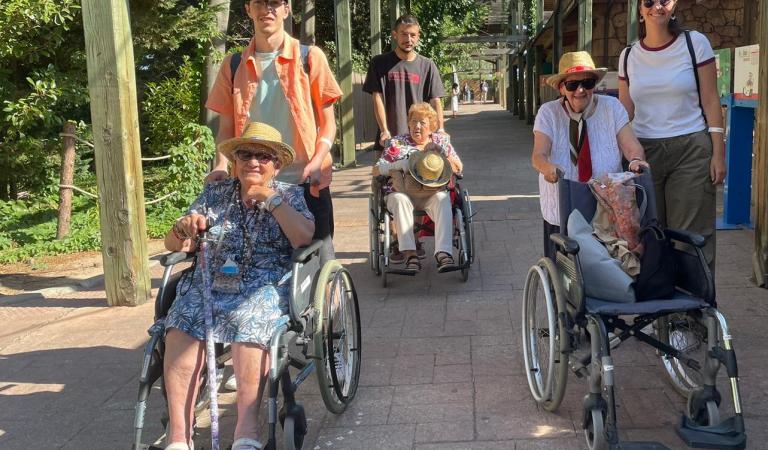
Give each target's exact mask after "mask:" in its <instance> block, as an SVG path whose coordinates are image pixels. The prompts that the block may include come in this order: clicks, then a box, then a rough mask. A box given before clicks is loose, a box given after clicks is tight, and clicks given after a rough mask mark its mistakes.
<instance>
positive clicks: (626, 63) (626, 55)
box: [624, 44, 635, 86]
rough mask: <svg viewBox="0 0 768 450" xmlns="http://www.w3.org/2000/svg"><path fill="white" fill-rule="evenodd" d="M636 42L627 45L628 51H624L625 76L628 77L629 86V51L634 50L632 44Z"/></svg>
mask: <svg viewBox="0 0 768 450" xmlns="http://www.w3.org/2000/svg"><path fill="white" fill-rule="evenodd" d="M633 45H635V44H629V45H627V51H626V52H624V78H626V79H627V86H629V71H628V70H627V68H628V67H629V62H628V61H629V52H630V51H632V46H633Z"/></svg>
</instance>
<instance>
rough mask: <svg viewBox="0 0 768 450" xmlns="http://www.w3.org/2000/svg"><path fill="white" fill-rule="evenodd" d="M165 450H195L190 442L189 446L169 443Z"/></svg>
mask: <svg viewBox="0 0 768 450" xmlns="http://www.w3.org/2000/svg"><path fill="white" fill-rule="evenodd" d="M165 450H195V444H194V443H191V442H190V444H189V445H187V443H186V442H171V443H170V444H168V445H166V446H165Z"/></svg>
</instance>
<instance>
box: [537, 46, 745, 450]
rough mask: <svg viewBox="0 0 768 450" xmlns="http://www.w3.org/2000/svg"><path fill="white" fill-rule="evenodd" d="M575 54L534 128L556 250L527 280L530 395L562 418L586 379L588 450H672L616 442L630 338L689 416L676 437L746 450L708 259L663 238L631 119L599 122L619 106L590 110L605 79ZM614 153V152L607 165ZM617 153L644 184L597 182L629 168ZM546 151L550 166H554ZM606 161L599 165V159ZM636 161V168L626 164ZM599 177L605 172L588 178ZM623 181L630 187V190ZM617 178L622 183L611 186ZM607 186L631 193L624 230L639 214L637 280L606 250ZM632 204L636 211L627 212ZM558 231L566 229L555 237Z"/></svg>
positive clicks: (548, 237) (673, 233)
mask: <svg viewBox="0 0 768 450" xmlns="http://www.w3.org/2000/svg"><path fill="white" fill-rule="evenodd" d="M578 53H579V54H576V55H574V54H566V55H564V56H563V59H561V61H560V74H558V75H556V76H553V77H550V79H549V80H548V83H549V84H550V85H553V87H560V90H561V93H563V94H564V99H563V100H557V101H555V102H550V103H547V104H544V105H542V108H541V110H540V111H539V115H537V117H536V123H537V124H538V125H537V126H535V127H534V129H535V130H536V131H535V132H536V138H535V141H534V156H533V161H534V166H535V167H536V169H537V170H539V171H540V172H541V177H540V180H541V182H540V186H541V187H542V189H541V202H542V205H541V206H542V213H544V214H545V229H544V230H545V236H544V239H545V248H546V247H549V246H550V245H551V250H550V251H548V252H547V255H546V256H545V257H543V258H541V259H540V260H539V261H538V262H537V263H536V264H535V265H534V266H533V267H531V269H530V270H529V271H528V276H527V278H526V281H525V289H524V299H523V306H522V338H523V358H524V363H525V371H526V375H527V378H528V384H529V388H530V391H531V394H532V396H533V398H534V399H535V401H536V402H537V403H538V404H539V405H540V406H541V407H543V408H544V409H546V410H548V411H555V410H556V409H557V408H558V407H559V406H560V403H561V402H562V400H563V398H564V395H565V388H566V384H567V381H568V372H569V371H572V372H574V374H576V375H577V376H578V377H586V378H587V380H588V382H587V384H588V394H587V396H586V397H585V398H584V401H583V406H582V407H583V413H584V415H583V422H582V426H583V429H584V432H585V437H586V440H587V447H588V448H589V449H590V450H592V449H608V448H612V449H613V448H644V449H665V448H666V447H664V446H663V445H661V444H658V443H652V442H642V443H640V442H635V443H632V442H620V435H619V432H618V425H617V415H616V398H615V395H614V388H615V386H617V385H618V381H619V376H617V374H616V373H615V370H614V364H613V357H612V352H613V350H614V349H617V348H618V347H619V346H620V345H621V343H622V342H624V341H625V340H627V339H630V338H635V339H637V340H638V341H639V342H641V343H643V344H647V345H650V346H651V347H653V348H654V349H656V351H657V353H658V355H659V356H660V359H661V362H662V365H663V368H664V372H665V373H666V375H667V376H668V378H669V380H670V382H671V384H672V387H673V388H674V390H675V391H677V392H678V393H680V394H682V395H683V396H684V397H686V399H687V408H686V409H687V411H686V414H685V415H684V417H683V418H682V419H681V422H680V424H679V426H678V427H677V429H676V431H677V433H678V435H679V436H680V438H681V439H682V440H683V441H684V442H685V443H686V444H687V445H689V446H692V447H704V448H725V449H743V448H745V446H746V434H745V432H744V421H743V416H742V411H741V400H740V396H739V389H738V368H737V365H736V356H735V352H734V350H733V347H732V343H731V334H730V332H729V330H728V325H727V323H726V321H725V318H724V316H723V315H722V314H721V313H720V312H719V311H718V310H717V303H716V301H715V287H714V279H713V277H712V274H711V272H710V270H709V266H708V265H707V262H706V259H705V258H704V253H703V251H702V248H703V245H704V239H703V237H701V236H699V235H695V234H692V233H688V232H685V231H681V230H672V229H661V227H660V226H659V224H658V220H657V217H656V204H655V198H654V192H655V191H654V187H653V181H652V177H651V174H650V168H648V166H647V164H645V163H644V162H643V161H642V160H641V158H642V149H638V148H636V147H637V145H635V144H636V142H637V140H636V139H634V135H632V134H631V129H629V128H628V127H629V125H628V119H627V115H626V113H625V112H624V111H623V110H621V109H620V108H613V110H614V113H613V114H607V115H603V118H602V119H601V118H600V114H601V113H600V109H599V108H601V107H602V108H605V106H606V105H612V104H613V103H615V101H614V100H610V101H605V99H604V97H602V96H594V97H599V100H593V98H594V97H593V96H592V95H591V89H592V88H593V87H594V84H595V82H596V81H597V80H599V78H600V77H602V73H603V70H602V69H595V68H594V64H593V63H592V61H591V58H590V57H589V55H588V54H586V52H578ZM564 61H565V63H564ZM569 83H570V84H569ZM585 102H587V105H593V106H591V108H593V111H592V115H591V116H590V115H589V114H587V116H586V117H585V116H584V115H583V114H585V113H584V112H583V110H582V112H581V115H580V116H579V111H578V110H579V108H578V107H574V105H584V103H585ZM595 102H596V103H595ZM548 105H550V106H549V107H548ZM587 108H588V109H589V108H590V107H589V106H588V107H587ZM575 113H576V116H574V114H575ZM576 119H578V120H576ZM596 120H597V121H600V124H598V123H596V122H595V121H596ZM569 121H570V125H571V126H570V127H569ZM581 121H585V123H579V122H581ZM574 122H575V123H574ZM587 125H588V127H589V134H588V135H587V136H586V137H584V138H578V136H579V133H578V132H577V133H575V134H571V137H572V138H578V139H575V141H576V142H574V141H573V140H571V143H570V145H569V138H568V134H569V133H568V131H569V130H570V131H578V130H584V134H586V127H587ZM606 126H607V130H608V131H610V133H609V134H610V136H609V137H610V139H609V140H608V142H605V141H600V140H599V139H595V138H596V137H597V138H602V139H604V138H605V130H604V129H603V128H606ZM595 129H597V132H596V133H593V130H595ZM558 131H559V132H558ZM622 134H624V136H622ZM583 141H587V142H588V143H587V144H586V145H584V143H583ZM617 143H618V145H617ZM595 144H598V145H601V147H598V148H599V150H598V152H600V153H598V152H595V150H596V147H595ZM628 144H630V145H628ZM611 149H613V152H614V153H615V154H614V155H613V156H610V155H606V153H605V151H606V150H611ZM618 149H622V150H624V155H625V156H627V159H632V161H631V162H633V163H634V164H631V165H630V168H631V169H633V170H636V171H638V172H640V174H639V175H637V176H635V177H632V176H631V175H629V174H620V175H621V176H619V174H617V175H615V176H612V177H608V176H606V177H601V178H600V179H599V180H597V182H596V181H595V180H591V181H590V179H592V178H593V177H597V176H598V175H604V174H606V173H610V172H619V171H620V170H621V169H620V164H619V161H620V156H619V153H618ZM585 150H586V151H587V156H586V158H584V159H585V161H584V164H582V163H581V161H582V156H583V152H584V151H585ZM589 150H592V155H591V157H590V155H589ZM626 150H631V151H633V152H636V153H632V152H627V151H626ZM550 153H551V155H552V159H553V160H554V163H553V162H550V161H549V160H548V158H547V157H548V156H549V155H550ZM601 155H602V158H604V160H603V161H600V160H599V158H600V157H601ZM632 155H636V156H635V158H637V159H635V158H630V156H632ZM634 161H637V162H636V163H635V162H634ZM590 163H591V164H590ZM587 165H589V167H587ZM558 166H559V167H558ZM563 168H565V169H566V171H565V172H564V171H563ZM595 168H598V169H599V172H600V173H592V170H594V169H595ZM576 175H578V176H576ZM626 178H632V180H631V181H623V180H625V179H626ZM612 180H621V181H619V182H618V184H613V181H612ZM608 185H611V186H613V187H609V189H616V190H614V191H613V192H619V190H621V191H622V192H624V193H625V194H626V193H628V194H626V195H623V196H618V195H617V196H615V197H613V200H612V202H613V205H612V206H609V209H610V207H616V206H618V207H616V208H614V209H612V210H610V211H609V213H610V214H612V215H610V214H609V217H611V219H612V223H613V224H616V229H618V228H619V227H620V225H619V224H620V223H623V222H626V221H627V217H628V216H629V215H630V214H629V213H627V214H625V215H624V216H620V215H619V214H618V212H619V211H621V212H622V213H624V212H627V211H630V212H632V214H631V215H632V216H634V217H636V219H637V222H638V223H637V228H635V229H634V232H633V233H630V234H627V235H625V236H628V240H627V242H628V241H629V240H630V239H635V240H636V241H638V242H641V245H640V246H638V247H635V248H637V249H638V250H637V253H638V255H639V260H640V262H641V265H640V268H639V274H637V275H634V276H631V275H630V274H629V273H628V272H627V271H626V268H625V267H624V266H622V264H620V262H619V261H618V260H617V259H615V258H612V255H611V254H609V252H608V250H607V249H606V247H605V246H604V244H606V245H608V243H607V242H605V241H600V240H599V237H600V233H599V230H598V228H600V223H602V222H600V221H599V220H598V217H600V216H601V214H603V213H605V212H606V205H609V203H610V202H607V201H606V197H603V196H602V195H601V194H600V192H603V191H600V190H599V189H598V188H600V189H602V188H604V187H605V186H608ZM625 188H626V189H625ZM593 192H594V194H593ZM617 198H621V200H620V201H616V200H615V199H617ZM624 202H626V203H629V204H630V206H631V207H630V208H628V209H627V208H622V206H626V205H624V204H623V203H624ZM641 205H642V206H641ZM633 210H634V211H633ZM611 211H612V212H611ZM634 212H636V214H634ZM547 214H549V217H548V216H547ZM593 218H594V219H593ZM633 220H634V219H633ZM554 221H557V222H556V223H557V225H559V227H557V228H554V229H552V228H548V227H547V225H548V224H550V225H553V224H555V222H554ZM590 222H591V223H590ZM593 227H594V229H593ZM629 228H631V227H629ZM609 333H611V334H609ZM721 366H725V369H726V372H727V375H728V378H729V383H728V386H729V388H730V390H731V396H730V398H727V399H726V398H723V397H722V396H721V395H720V392H719V391H718V389H717V387H716V384H717V383H716V382H717V379H718V372H719V370H720V368H721ZM721 403H723V404H722V405H721ZM626 408H631V405H625V410H626ZM724 408H725V409H729V408H732V411H733V415H732V417H730V418H728V419H721V417H720V411H721V410H723V409H724Z"/></svg>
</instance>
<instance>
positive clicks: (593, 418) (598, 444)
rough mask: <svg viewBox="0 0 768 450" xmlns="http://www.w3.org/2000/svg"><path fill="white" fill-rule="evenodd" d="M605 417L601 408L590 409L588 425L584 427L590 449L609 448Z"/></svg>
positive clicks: (603, 449)
mask: <svg viewBox="0 0 768 450" xmlns="http://www.w3.org/2000/svg"><path fill="white" fill-rule="evenodd" d="M604 419H605V417H604V413H603V412H602V411H601V410H599V409H593V410H591V411H590V415H589V416H587V427H586V428H584V436H585V437H586V438H587V448H589V450H605V449H607V448H608V440H607V439H606V438H605V420H604Z"/></svg>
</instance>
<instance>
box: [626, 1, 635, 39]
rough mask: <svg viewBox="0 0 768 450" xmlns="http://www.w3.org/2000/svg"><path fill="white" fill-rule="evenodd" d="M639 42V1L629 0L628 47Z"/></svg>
mask: <svg viewBox="0 0 768 450" xmlns="http://www.w3.org/2000/svg"><path fill="white" fill-rule="evenodd" d="M636 40H637V0H627V45H629V44H631V43H633V42H635V41H636Z"/></svg>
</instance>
